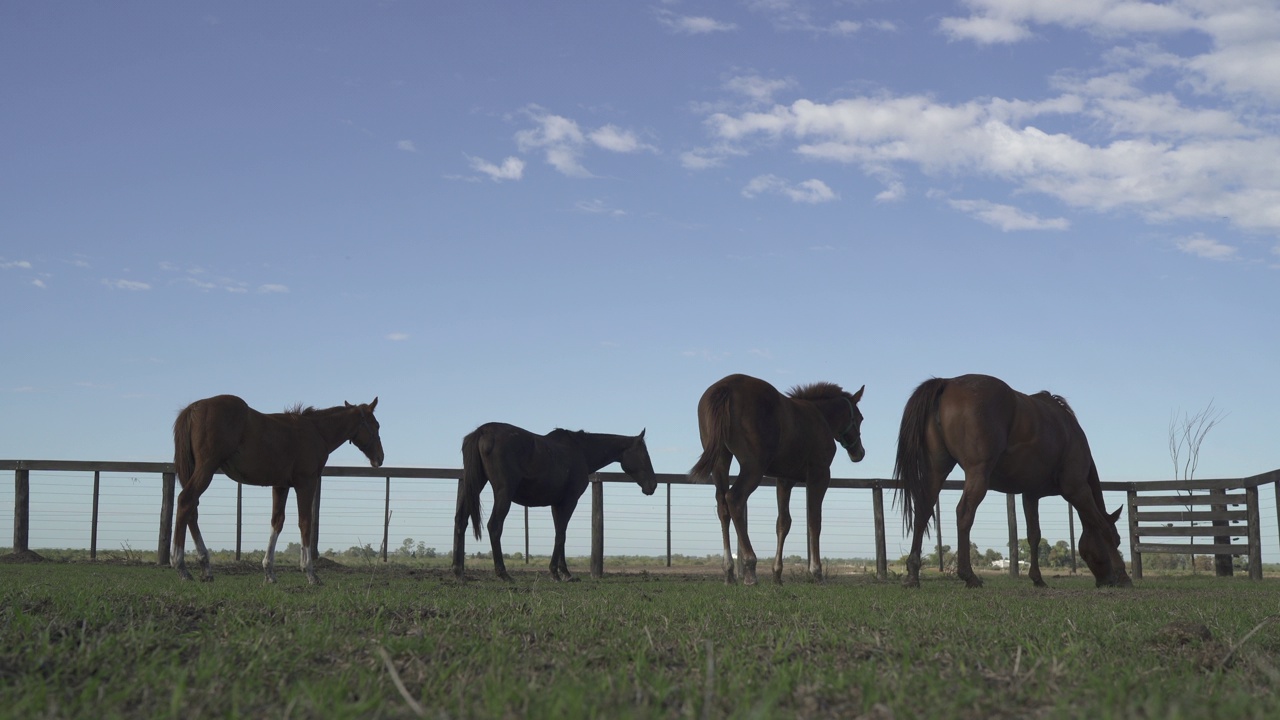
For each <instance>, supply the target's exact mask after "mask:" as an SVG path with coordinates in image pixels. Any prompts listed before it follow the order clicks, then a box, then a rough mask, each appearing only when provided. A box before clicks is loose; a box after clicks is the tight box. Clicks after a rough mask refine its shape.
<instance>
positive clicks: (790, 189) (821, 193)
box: [742, 175, 839, 205]
mask: <svg viewBox="0 0 1280 720" xmlns="http://www.w3.org/2000/svg"><path fill="white" fill-rule="evenodd" d="M765 193H768V194H772V195H782V196H783V197H787V198H790V199H791V200H792V201H793V202H798V203H808V204H810V205H816V204H818V203H824V202H830V201H832V200H835V199H837V198H838V197H839V196H838V195H836V194H835V193H834V192H832V190H831V188H829V187H827V184H826V183H824V182H822V181H821V180H805V181H803V182H801V183H799V184H797V185H792V184H790V183H789V182H787V181H786V180H784V179H782V178H780V177H778V176H777V175H759V176H757V177H755V178H753V179H752V180H751V182H749V183H747V186H746V187H744V188H743V189H742V196H743V197H747V198H754V197H757V196H759V195H762V194H765Z"/></svg>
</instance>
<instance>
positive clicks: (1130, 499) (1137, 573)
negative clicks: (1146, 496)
mask: <svg viewBox="0 0 1280 720" xmlns="http://www.w3.org/2000/svg"><path fill="white" fill-rule="evenodd" d="M1125 505H1126V508H1125V512H1126V513H1128V515H1129V559H1130V562H1131V564H1132V565H1133V579H1134V580H1141V579H1142V553H1140V552H1138V491H1137V489H1136V488H1134V487H1133V486H1132V485H1130V486H1129V491H1128V492H1127V493H1126V499H1125Z"/></svg>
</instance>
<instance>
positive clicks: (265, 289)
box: [258, 283, 289, 293]
mask: <svg viewBox="0 0 1280 720" xmlns="http://www.w3.org/2000/svg"><path fill="white" fill-rule="evenodd" d="M258 292H260V293H287V292H289V286H288V285H278V284H275V283H268V284H266V285H259V286H258Z"/></svg>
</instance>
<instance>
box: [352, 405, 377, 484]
mask: <svg viewBox="0 0 1280 720" xmlns="http://www.w3.org/2000/svg"><path fill="white" fill-rule="evenodd" d="M346 406H347V407H349V408H355V409H356V410H357V411H358V412H359V413H360V424H358V425H356V431H355V434H354V435H352V436H351V438H350V439H351V444H352V445H355V446H356V447H358V448H360V452H362V453H364V456H365V457H367V458H369V464H370V465H372V466H374V467H382V459H383V454H382V438H381V437H379V436H378V428H379V425H378V419H377V418H376V417H374V416H373V411H374V409H375V408H377V407H378V398H376V397H375V398H374V399H373V402H371V403H369V404H368V405H352V404H351V403H346Z"/></svg>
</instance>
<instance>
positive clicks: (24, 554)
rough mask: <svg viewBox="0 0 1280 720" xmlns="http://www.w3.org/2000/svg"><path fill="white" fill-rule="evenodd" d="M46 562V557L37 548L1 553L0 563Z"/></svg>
mask: <svg viewBox="0 0 1280 720" xmlns="http://www.w3.org/2000/svg"><path fill="white" fill-rule="evenodd" d="M38 562H44V557H42V556H41V555H40V553H38V552H36V551H35V550H20V551H18V552H15V553H9V554H8V555H0V563H38Z"/></svg>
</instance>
